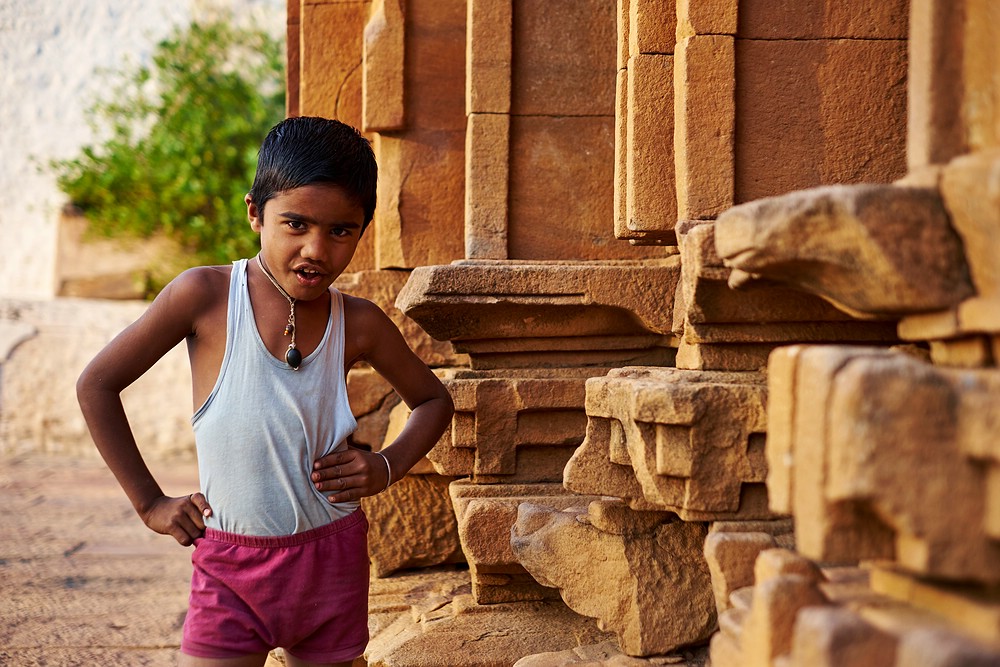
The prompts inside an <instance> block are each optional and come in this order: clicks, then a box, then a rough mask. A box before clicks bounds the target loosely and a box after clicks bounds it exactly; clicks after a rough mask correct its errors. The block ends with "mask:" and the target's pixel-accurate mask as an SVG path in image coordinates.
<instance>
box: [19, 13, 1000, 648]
mask: <svg viewBox="0 0 1000 667" xmlns="http://www.w3.org/2000/svg"><path fill="white" fill-rule="evenodd" d="M287 27H288V32H287V35H288V62H289V74H288V113H289V114H290V115H322V116H329V117H336V118H339V119H341V120H344V121H345V122H348V123H351V124H353V125H356V126H358V127H360V128H362V129H363V131H364V132H365V133H366V134H367V135H368V136H369V137H370V138H371V139H372V142H373V145H374V147H375V150H376V154H377V156H378V160H379V163H380V171H381V173H380V181H379V192H378V196H379V208H378V210H377V211H376V216H375V223H374V225H373V227H372V229H371V233H370V234H368V235H367V238H366V240H365V242H364V244H363V245H362V247H361V248H360V249H359V252H358V255H357V256H356V258H355V260H354V263H353V264H352V266H351V268H350V269H349V271H350V273H349V274H345V275H344V276H343V277H342V278H341V279H340V281H339V282H338V286H339V287H340V288H341V289H343V290H344V291H346V292H349V293H354V294H358V295H361V296H365V297H367V298H370V299H372V300H374V301H376V302H378V303H379V304H380V305H382V306H383V308H385V309H386V310H387V311H388V312H390V314H391V315H392V316H393V318H394V319H395V320H396V321H397V323H398V324H399V325H400V326H401V328H402V329H403V331H404V333H405V334H406V336H407V338H408V339H409V341H410V343H411V344H412V345H413V347H414V348H415V349H417V350H418V351H419V353H420V355H421V357H422V358H423V359H424V360H425V361H426V362H427V363H428V364H429V365H430V366H432V367H433V368H434V369H435V371H436V372H437V373H438V374H439V376H440V377H441V378H442V379H443V380H444V381H445V383H446V385H447V386H448V387H449V389H450V391H451V393H452V395H453V396H454V400H455V404H456V414H455V417H454V421H453V423H452V427H451V429H450V431H449V432H448V433H446V435H445V437H444V438H442V440H441V441H440V442H439V443H438V444H437V446H436V447H435V448H434V449H433V451H432V452H431V453H430V454H429V455H428V457H427V459H426V460H425V461H424V462H422V463H421V464H419V465H418V466H417V468H415V469H414V470H413V471H411V474H410V475H408V476H407V477H406V478H405V479H404V480H402V481H401V482H399V483H398V484H397V485H395V486H394V487H392V489H390V491H389V492H388V493H386V494H383V495H380V496H376V497H373V498H370V499H368V500H367V501H366V503H367V505H366V509H367V511H368V513H369V516H370V518H371V521H372V530H371V534H370V538H371V559H372V563H373V571H374V573H375V574H376V575H377V576H376V578H375V579H373V584H372V586H373V587H372V591H373V595H372V616H371V622H370V625H371V628H372V641H371V643H370V644H369V647H368V651H367V653H366V660H367V664H368V665H371V666H372V667H374V666H386V667H418V666H419V667H432V666H445V665H450V666H453V667H467V666H468V667H472V666H477V667H478V666H484V667H485V666H494V665H495V666H504V665H508V666H509V665H516V666H517V667H557V666H558V667H561V666H564V665H567V666H568V665H580V666H584V665H586V666H588V667H604V666H607V667H612V666H614V667H640V666H641V665H665V664H678V665H688V666H691V667H693V666H696V665H697V666H703V665H707V664H711V665H712V666H713V667H855V666H862V665H864V666H866V667H960V666H961V667H980V666H983V667H985V666H986V665H994V666H995V665H1000V370H998V368H997V364H998V362H1000V3H997V2H996V1H995V0H909V1H907V0H881V1H875V0H800V1H799V2H794V3H793V2H775V1H773V0H701V1H697V0H617V2H615V1H613V0H303V1H302V2H301V3H300V2H298V1H297V0H290V1H289V3H288V21H287ZM60 303H61V302H60V301H59V300H56V301H55V302H53V303H52V304H47V305H45V306H40V305H33V304H31V303H27V302H25V303H12V302H4V304H3V308H4V311H5V312H0V315H2V316H3V317H4V320H5V325H4V328H3V330H2V331H3V333H4V337H3V339H0V342H2V343H3V345H4V347H3V348H2V349H0V370H2V373H3V375H2V379H3V384H2V392H3V394H2V398H3V400H2V401H0V407H2V406H5V405H6V406H10V405H15V404H17V403H18V402H19V401H21V400H22V399H23V398H24V397H25V396H27V395H28V392H29V389H28V386H27V381H26V380H21V379H18V378H20V377H23V375H24V371H25V369H27V368H29V367H31V368H34V369H35V370H34V371H33V372H34V373H37V372H38V370H37V369H38V365H39V363H41V364H43V365H45V364H48V365H51V366H52V369H53V377H56V376H58V373H56V372H55V369H57V368H72V369H79V368H80V367H81V366H82V364H83V363H84V362H85V361H86V357H88V356H89V355H90V354H92V352H93V350H94V349H95V348H96V346H98V345H99V344H100V343H101V342H102V341H103V340H104V339H106V337H107V335H109V333H110V332H111V331H114V330H116V329H118V328H120V326H121V325H123V324H124V323H125V322H127V321H129V320H130V319H131V318H132V317H134V315H135V314H136V312H137V309H138V308H141V306H138V305H132V304H130V305H126V306H123V305H120V304H108V305H105V306H102V308H104V310H102V311H96V310H95V311H92V312H94V313H95V314H94V315H93V318H92V319H93V321H92V322H91V323H90V324H91V325H92V326H90V327H89V328H88V329H87V331H88V332H89V333H88V334H87V335H80V334H73V333H69V332H68V328H67V326H66V320H67V319H68V318H70V317H71V316H70V315H69V314H68V313H69V311H68V310H67V309H68V308H69V306H63V305H60ZM95 304H96V302H95ZM94 307H95V308H97V306H96V305H95V306H94ZM15 315H16V316H15ZM77 324H79V322H77ZM43 349H44V350H50V351H55V352H54V353H52V354H50V355H49V356H48V357H46V358H45V359H43V360H42V361H41V362H40V361H39V358H38V357H39V355H38V354H37V352H38V351H39V350H43ZM182 356H183V355H181V357H182ZM181 357H178V358H176V359H168V360H166V361H165V363H164V364H163V365H162V366H163V367H162V368H160V369H158V370H156V371H155V372H156V373H159V374H160V375H159V376H156V377H153V378H152V379H150V380H149V381H150V382H154V383H160V384H162V383H175V384H181V385H182V384H183V383H180V382H179V381H177V380H175V379H174V378H178V377H182V376H183V373H184V360H183V359H182V358H181ZM349 388H350V391H351V398H352V405H353V407H354V409H355V412H356V414H357V416H358V417H359V422H360V427H359V430H358V432H357V434H356V438H355V439H356V442H355V444H357V445H358V446H364V447H371V448H373V449H378V448H379V447H381V446H382V443H383V442H384V441H385V440H386V439H390V440H391V438H392V436H393V433H394V432H395V429H398V428H399V423H400V422H401V421H402V420H403V419H404V418H405V416H406V414H405V412H406V411H405V405H402V404H399V401H398V399H397V398H396V397H395V396H394V395H393V394H392V392H391V390H390V389H389V388H388V386H387V385H385V384H384V383H383V382H382V381H381V380H380V379H379V378H377V377H376V376H374V374H373V373H372V372H371V371H370V370H366V369H363V368H356V369H354V370H352V372H351V375H350V378H349ZM184 392H185V388H184V387H183V386H181V387H180V388H179V389H178V393H179V395H180V396H181V397H185V398H181V399H180V401H179V403H180V405H181V406H182V407H185V408H186V406H187V403H186V402H185V401H186V400H187V399H186V394H185V393H184ZM130 400H131V401H132V406H133V409H134V412H135V414H136V415H137V417H136V423H137V426H136V429H137V432H138V433H139V434H140V436H144V437H145V438H146V440H148V441H149V443H150V444H149V445H148V447H149V450H150V451H151V452H159V453H160V454H162V455H164V456H183V455H184V451H185V450H184V448H185V447H189V446H190V445H189V442H190V438H189V436H188V435H187V434H186V433H184V434H182V435H175V434H176V433H183V428H184V427H185V426H186V414H185V413H184V412H183V411H181V412H179V413H178V415H174V416H172V415H169V414H166V415H165V414H164V413H163V411H162V409H161V408H160V403H161V401H162V397H160V398H158V399H157V400H156V401H153V400H152V399H148V398H144V397H143V391H142V387H141V386H140V387H137V388H136V391H135V393H134V395H133V396H131V397H130ZM71 401H72V397H68V398H67V405H65V406H62V405H59V404H58V402H57V401H56V402H53V404H52V405H50V407H49V408H48V409H49V410H51V414H50V415H38V414H30V411H29V413H25V412H24V411H21V412H17V413H14V412H11V411H6V410H0V434H2V435H3V436H4V438H5V442H7V443H8V445H7V446H16V445H17V443H18V442H20V441H24V440H28V439H34V440H36V441H40V442H45V443H48V445H47V446H49V447H50V448H51V449H53V450H59V449H60V448H65V447H69V445H67V444H65V443H68V442H70V441H72V440H73V439H80V438H81V437H82V436H81V433H82V432H83V425H82V420H81V418H80V417H79V416H78V415H77V414H75V413H74V412H73V410H74V409H75V408H73V407H72V405H70V403H71ZM140 439H142V437H140ZM178 442H179V443H181V445H176V443H178ZM167 443H172V444H171V445H168V444H167ZM169 446H174V447H175V448H176V447H179V448H180V450H181V451H174V450H169V451H168V448H169ZM188 455H190V454H188ZM421 572H426V573H427V574H426V575H420V574H419V573H421ZM401 573H404V574H406V576H405V577H402V578H401V576H400V575H401ZM413 573H418V574H417V575H414V574H413ZM275 660H279V658H275Z"/></svg>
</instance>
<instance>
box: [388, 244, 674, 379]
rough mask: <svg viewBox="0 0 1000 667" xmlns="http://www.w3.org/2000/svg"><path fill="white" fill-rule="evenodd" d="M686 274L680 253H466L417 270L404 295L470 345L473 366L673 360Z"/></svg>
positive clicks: (433, 327)
mask: <svg viewBox="0 0 1000 667" xmlns="http://www.w3.org/2000/svg"><path fill="white" fill-rule="evenodd" d="M679 275H680V258H679V257H677V256H676V255H675V256H671V257H667V258H664V259H659V260H644V261H602V262H596V261H595V262H518V261H488V260H462V261H458V262H453V263H452V264H448V265H443V266H426V267H420V268H418V269H415V270H414V271H413V273H412V274H411V276H410V279H409V281H408V282H407V283H406V286H405V287H404V288H403V290H402V291H401V292H400V294H399V298H398V299H397V301H396V303H397V307H398V308H400V310H402V311H404V312H405V313H406V314H407V315H408V316H409V317H411V318H413V319H414V320H416V321H417V322H418V323H419V324H420V326H421V327H423V329H424V330H425V331H427V333H429V334H430V335H431V336H433V337H434V338H436V339H438V340H450V341H452V343H453V345H454V346H455V349H456V350H458V351H460V352H468V353H469V354H470V356H471V360H472V362H471V363H472V367H473V368H474V369H488V368H502V367H528V368H537V367H542V366H551V367H562V366H581V365H609V364H611V363H615V364H618V363H653V364H661V363H664V364H665V363H670V362H671V361H672V359H673V351H672V349H671V348H672V345H673V344H674V343H673V338H672V336H671V334H670V329H671V302H672V298H673V294H674V290H675V287H676V284H677V278H678V276H679ZM641 359H645V360H646V361H645V362H641V361H639V360H641ZM628 360H633V361H628Z"/></svg>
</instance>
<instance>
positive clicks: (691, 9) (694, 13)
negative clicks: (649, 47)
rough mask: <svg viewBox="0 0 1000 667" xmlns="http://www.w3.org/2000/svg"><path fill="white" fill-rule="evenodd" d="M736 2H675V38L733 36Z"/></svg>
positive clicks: (734, 32) (695, 0)
mask: <svg viewBox="0 0 1000 667" xmlns="http://www.w3.org/2000/svg"><path fill="white" fill-rule="evenodd" d="M738 5H739V2H737V0H707V1H706V0H677V37H678V39H681V38H684V37H690V36H691V35H735V34H736V15H737V6H738Z"/></svg>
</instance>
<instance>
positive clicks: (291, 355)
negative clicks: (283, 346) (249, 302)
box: [257, 254, 302, 371]
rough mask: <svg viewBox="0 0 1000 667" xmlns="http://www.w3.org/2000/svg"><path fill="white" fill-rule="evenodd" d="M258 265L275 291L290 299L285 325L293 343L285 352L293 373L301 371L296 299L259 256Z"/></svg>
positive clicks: (286, 332) (286, 360)
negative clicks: (280, 283)
mask: <svg viewBox="0 0 1000 667" xmlns="http://www.w3.org/2000/svg"><path fill="white" fill-rule="evenodd" d="M257 264H258V266H260V270H261V271H263V272H264V275H265V276H267V279H268V280H270V281H271V284H272V285H274V287H275V289H277V290H278V291H279V292H281V296H283V297H285V298H286V299H288V308H289V310H288V324H286V325H285V335H286V336H291V337H292V342H291V343H290V344H289V345H288V350H287V351H286V352H285V363H286V364H288V365H289V366H291V367H292V370H293V371H297V370H299V366H301V365H302V353H301V352H299V351H298V350H297V349H296V348H295V299H294V298H293V297H292V295H291V294H289V293H288V292H286V291H285V289H284V288H283V287H282V286H281V285H279V284H278V281H277V280H275V279H274V276H272V275H271V272H270V271H268V270H267V267H266V266H265V265H264V260H263V259H261V257H260V255H259V254H258V255H257Z"/></svg>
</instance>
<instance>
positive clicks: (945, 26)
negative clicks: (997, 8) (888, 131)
mask: <svg viewBox="0 0 1000 667" xmlns="http://www.w3.org/2000/svg"><path fill="white" fill-rule="evenodd" d="M965 5H966V3H965V2H963V3H962V5H961V6H962V8H963V9H964V8H965ZM955 10H956V6H955V4H954V3H950V2H941V1H939V0H929V1H925V2H915V3H911V7H910V36H911V39H910V40H909V49H910V53H909V59H910V62H911V63H912V66H911V67H910V71H909V77H908V81H907V84H906V85H907V89H908V95H909V105H908V108H907V116H908V118H907V140H906V154H907V155H906V157H907V165H908V166H909V169H910V171H914V170H917V169H919V168H922V167H925V166H928V165H940V164H945V163H947V162H948V161H949V160H950V159H952V158H954V157H956V156H958V155H962V154H963V153H966V152H968V150H969V145H968V138H969V134H968V130H969V128H968V126H967V122H966V118H965V116H964V114H963V111H962V98H963V96H964V92H963V91H964V88H965V85H966V81H965V76H964V72H963V69H964V68H963V62H962V58H961V56H959V57H955V54H960V53H963V52H964V50H965V49H964V48H963V41H964V37H965V35H964V34H963V33H964V25H963V24H964V23H965V21H966V17H965V16H964V12H963V11H955Z"/></svg>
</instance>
